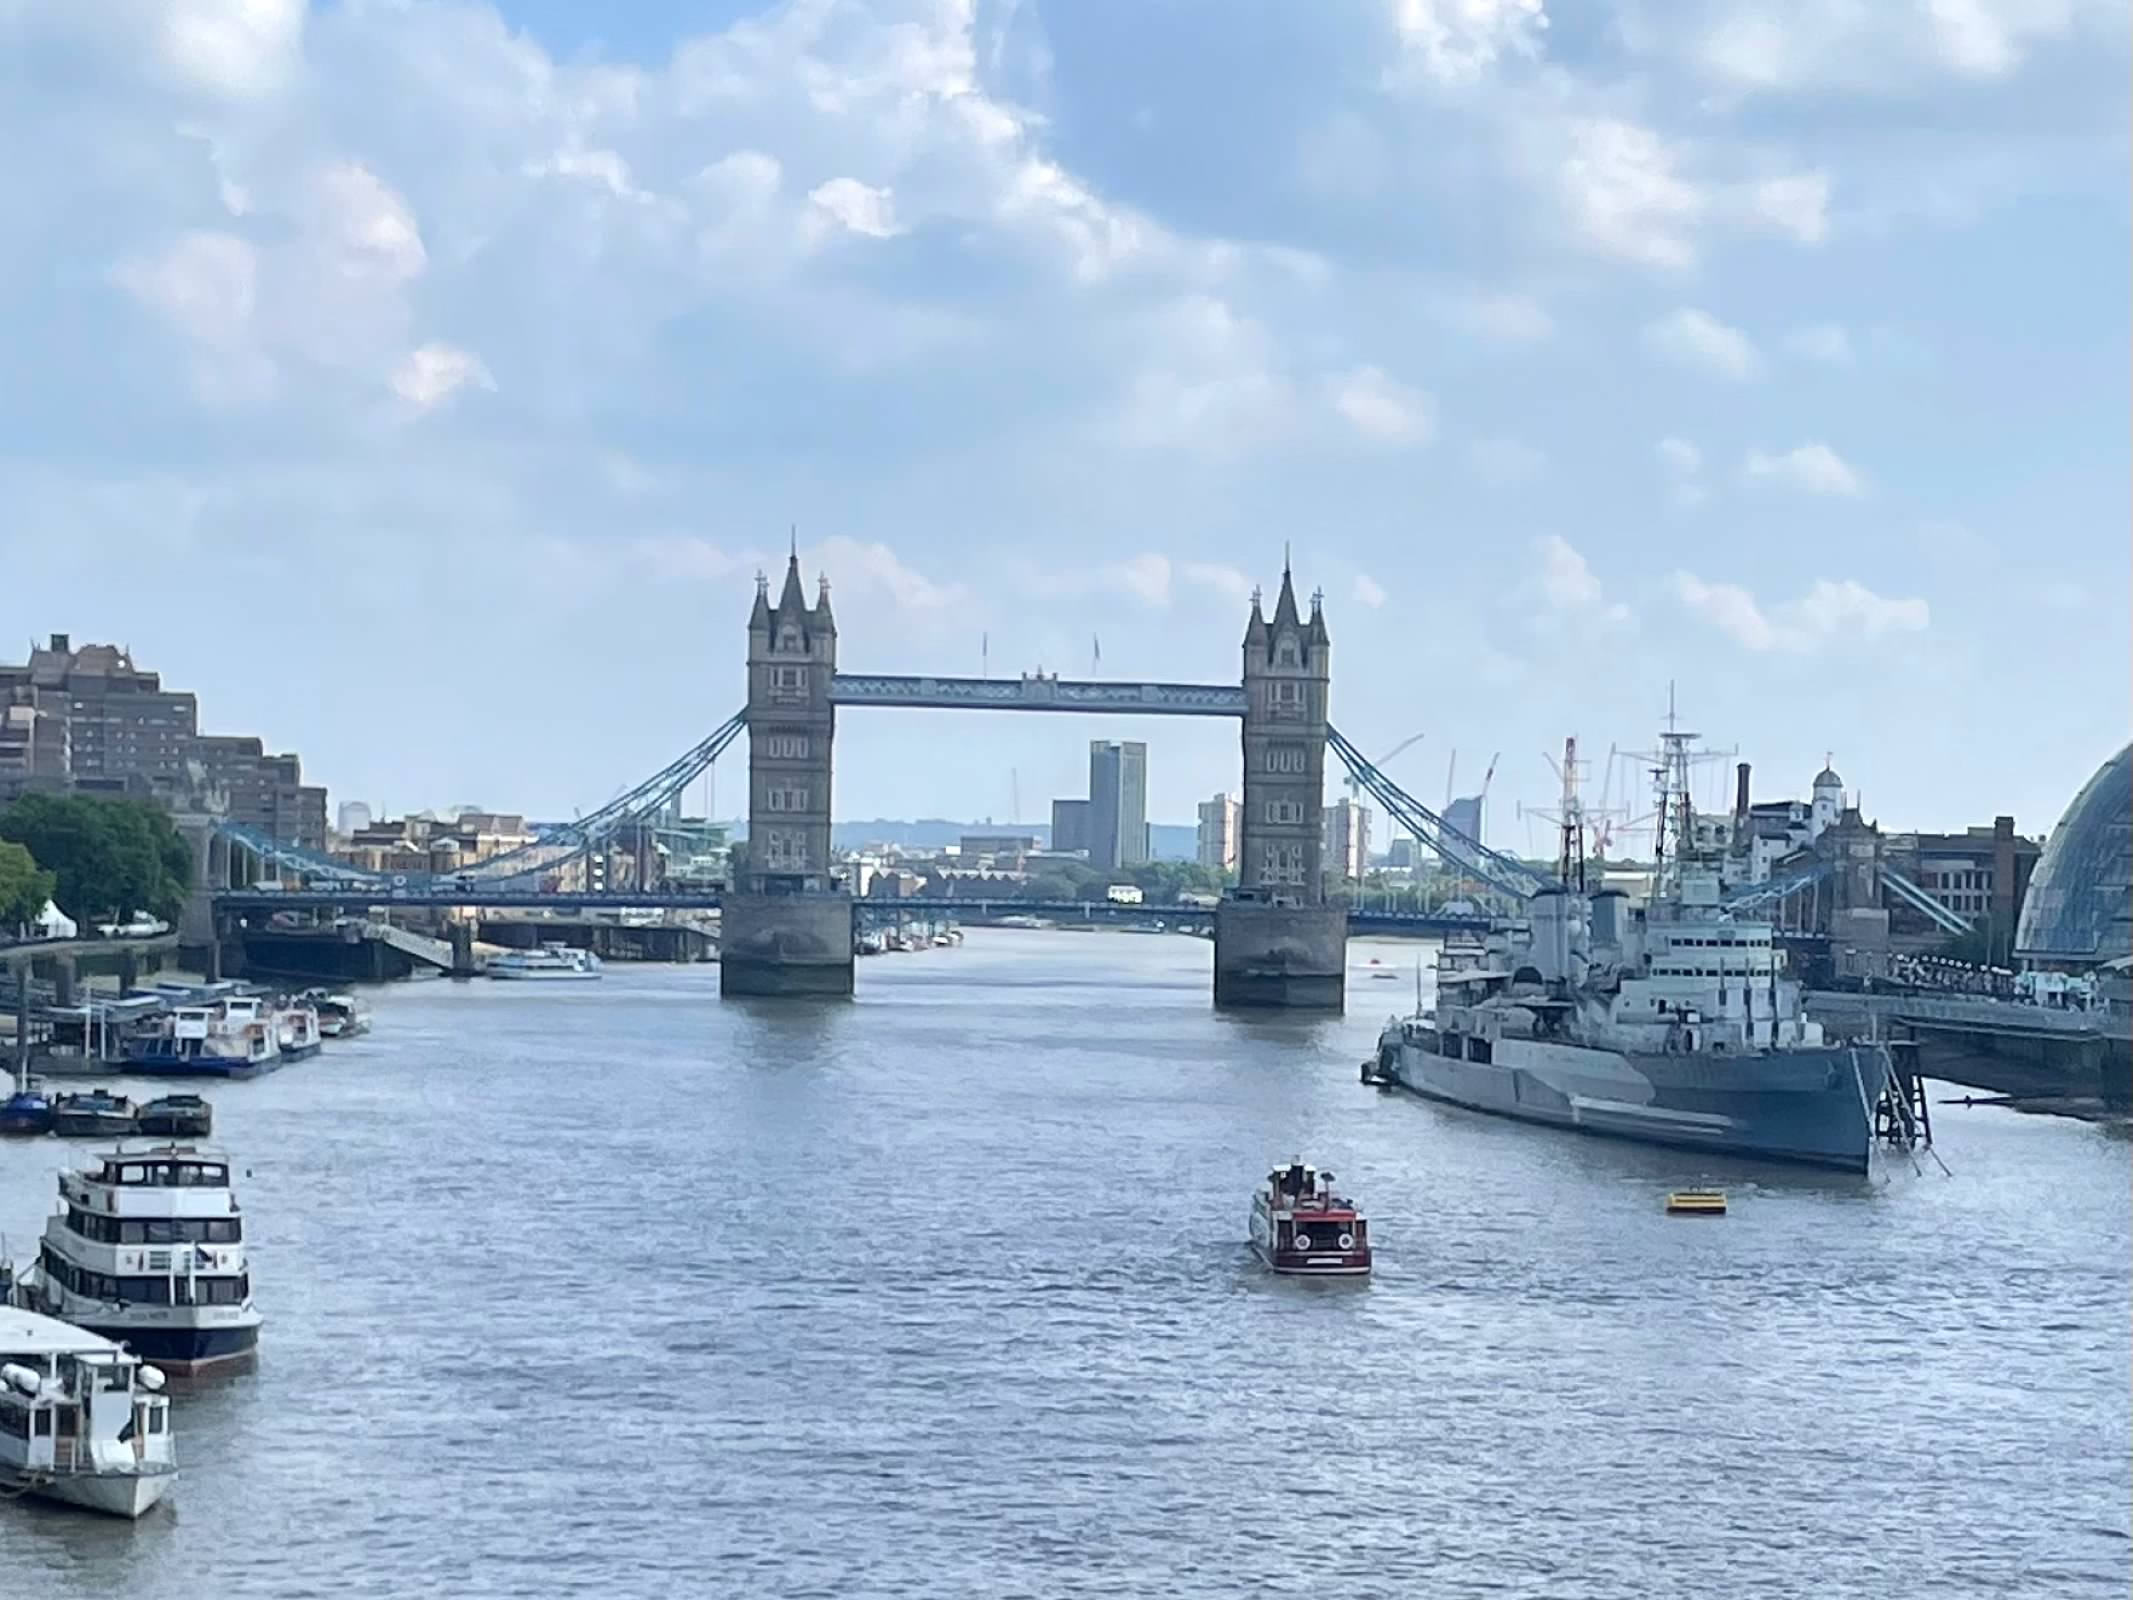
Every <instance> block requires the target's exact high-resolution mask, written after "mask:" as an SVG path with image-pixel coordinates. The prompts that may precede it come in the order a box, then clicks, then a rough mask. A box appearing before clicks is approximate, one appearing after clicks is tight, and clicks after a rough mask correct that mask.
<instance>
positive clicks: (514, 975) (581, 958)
mask: <svg viewBox="0 0 2133 1600" xmlns="http://www.w3.org/2000/svg"><path fill="white" fill-rule="evenodd" d="M486 970H487V972H488V974H489V976H490V977H492V978H511V979H522V980H541V981H547V982H555V981H558V980H563V981H568V980H571V979H585V978H597V977H599V976H600V958H599V957H598V956H596V955H594V954H593V953H592V952H591V951H590V950H578V949H574V948H572V947H571V946H570V945H567V944H544V945H542V946H541V947H540V949H538V950H509V951H506V952H504V953H503V954H502V955H496V956H491V957H490V958H489V964H488V967H487V969H486Z"/></svg>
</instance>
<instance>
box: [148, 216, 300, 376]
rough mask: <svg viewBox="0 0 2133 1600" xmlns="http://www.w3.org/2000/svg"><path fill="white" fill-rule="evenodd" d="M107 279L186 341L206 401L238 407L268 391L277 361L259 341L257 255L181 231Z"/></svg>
mask: <svg viewBox="0 0 2133 1600" xmlns="http://www.w3.org/2000/svg"><path fill="white" fill-rule="evenodd" d="M111 276H112V279H113V281H114V282H116V283H117V284H118V285H119V287H120V288H122V289H124V290H125V291H126V292H127V293H128V294H130V295H132V296H133V298H134V299H135V300H136V301H138V302H139V303H140V304H141V305H142V306H144V307H146V308H147V309H148V310H150V311H152V312H154V313H155V314H156V315H157V316H159V317H161V318H162V319H163V321H164V322H165V323H167V324H168V325H169V326H170V327H171V329H172V330H173V331H174V332H176V333H177V334H178V335H180V336H181V337H182V338H183V339H184V340H185V341H186V342H187V345H188V347H189V350H190V355H191V361H192V375H193V387H194V389H195V391H196V392H197V393H198V394H199V395H200V397H201V398H202V399H203V400H206V401H208V402H209V403H211V404H217V405H227V404H238V403H242V402H245V401H250V400H256V399H260V398H262V397H264V396H265V395H267V394H268V393H270V392H271V391H272V390H273V388H274V385H275V381H276V373H275V368H274V363H273V362H272V361H271V360H270V359H269V358H268V357H267V356H266V355H265V354H263V353H262V352H261V351H260V349H259V348H258V341H257V337H256V318H257V313H258V309H259V252H258V251H257V250H255V249H254V248H253V247H252V245H251V244H250V243H248V242H247V241H246V240H243V239H240V238H238V237H236V236H235V235H234V234H227V233H212V232H193V233H187V234H182V235H180V236H179V237H178V239H176V240H175V241H174V242H173V243H172V244H171V245H170V247H169V248H168V249H167V250H164V251H162V252H161V253H159V254H154V255H146V256H131V257H128V258H127V259H125V260H123V261H121V262H119V263H118V265H117V266H115V267H114V268H112V272H111Z"/></svg>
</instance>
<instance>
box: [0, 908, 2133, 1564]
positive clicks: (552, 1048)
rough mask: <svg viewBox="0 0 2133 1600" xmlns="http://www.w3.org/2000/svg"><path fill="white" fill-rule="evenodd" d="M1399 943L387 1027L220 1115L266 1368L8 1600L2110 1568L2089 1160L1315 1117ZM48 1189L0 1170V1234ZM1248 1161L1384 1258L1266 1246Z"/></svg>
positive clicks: (417, 990)
mask: <svg viewBox="0 0 2133 1600" xmlns="http://www.w3.org/2000/svg"><path fill="white" fill-rule="evenodd" d="M1415 955H1416V947H1414V946H1411V945H1408V946H1402V945H1396V944H1387V945H1365V944H1360V943H1359V944H1357V945H1355V946H1353V947H1352V949H1351V962H1352V963H1353V971H1352V973H1351V983H1350V1004H1349V1011H1348V1015H1347V1016H1346V1018H1345V1019H1340V1020H1330V1021H1323V1020H1322V1021H1307V1020H1300V1019H1294V1018H1280V1017H1269V1018H1249V1019H1245V1018H1233V1017H1228V1016H1217V1015H1215V1014H1214V1013H1213V1012H1212V1010H1211V1008H1210V1004H1209V998H1208V965H1209V958H1210V952H1209V947H1208V945H1207V944H1205V943H1203V942H1201V941H1197V940H1190V939H1183V938H1175V937H1152V936H1141V937H1136V936H1129V935H1125V934H1064V933H1006V932H997V933H992V932H978V933H974V934H972V935H971V937H970V941H969V943H968V944H966V945H964V946H963V947H961V948H958V949H949V950H937V951H928V952H925V953H922V954H915V955H904V956H885V957H882V958H880V959H878V960H872V961H868V962H865V963H863V964H862V965H861V968H860V972H859V996H858V998H857V1000H855V1001H854V1002H852V1003H850V1004H842V1003H838V1004H819V1003H804V1002H803V1003H798V1004H793V1003H786V1004H777V1003H770V1002H752V1003H747V1004H723V1005H722V1004H721V1003H720V1002H719V1000H718V997H717V984H718V976H717V969H716V968H715V967H710V966H704V967H693V968H658V967H626V966H617V965H610V966H609V967H608V968H607V971H606V976H605V978H604V979H603V980H602V981H600V982H598V983H594V984H562V985H525V984H501V983H480V982H477V983H472V984H452V983H449V982H446V981H442V980H439V981H432V982H427V983H421V984H413V985H404V986H401V987H399V988H396V989H392V990H388V991H384V992H380V993H378V994H376V995H375V996H374V997H373V1005H374V1011H375V1021H376V1027H375V1029H374V1031H373V1032H372V1034H371V1035H370V1036H369V1037H368V1038H366V1039H362V1040H359V1041H351V1042H348V1043H345V1044H341V1045H332V1044H329V1045H328V1047H327V1050H326V1053H325V1054H324V1055H323V1056H321V1057H320V1058H318V1059H317V1060H314V1061H310V1062H306V1063H303V1064H300V1065H298V1066H294V1067H292V1068H290V1069H288V1070H286V1071H283V1072H281V1073H278V1074H275V1075H273V1076H271V1077H267V1078H263V1079H260V1080H258V1081H256V1082H252V1083H236V1084H226V1085H220V1086H217V1087H214V1088H212V1089H211V1090H210V1091H209V1093H210V1096H211V1098H212V1099H213V1101H214V1104H215V1113H216V1121H217V1135H218V1137H217V1142H218V1143H219V1144H221V1145H222V1146H224V1147H225V1148H227V1149H228V1150H230V1151H231V1152H232V1153H233V1155H234V1156H235V1158H236V1161H237V1164H238V1167H239V1169H240V1170H241V1172H242V1173H243V1179H242V1187H241V1190H240V1197H241V1199H242V1202H243V1204H244V1208H245V1214H246V1217H247V1219H248V1231H249V1234H250V1237H251V1241H252V1250H253V1269H252V1270H253V1281H254V1283H255V1285H256V1287H257V1292H258V1295H259V1300H260V1304H261V1306H262V1307H263V1309H264V1310H265V1312H266V1315H267V1319H268V1320H267V1324H266V1327H265V1330H264V1332H263V1334H262V1344H261V1349H262V1354H261V1357H260V1361H259V1364H258V1367H257V1370H256V1371H254V1372H251V1373H249V1374H245V1375H241V1376H237V1377H233V1378H230V1379H227V1380H225V1381H222V1382H220V1383H216V1384H214V1385H211V1386H209V1387H207V1388H205V1389H203V1390H201V1391H199V1392H195V1393H190V1394H187V1395H185V1396H183V1397H181V1399H180V1400H179V1401H178V1404H177V1419H176V1424H175V1426H176V1429H177V1437H178V1446H179V1450H180V1452H181V1461H182V1474H181V1477H180V1479H179V1482H178V1486H177V1488H176V1490H175V1492H174V1495H173V1497H172V1503H171V1504H170V1505H168V1506H167V1507H164V1508H159V1509H158V1510H157V1511H156V1512H155V1513H153V1514H151V1515H150V1516H149V1517H147V1518H145V1519H144V1520H143V1521H142V1522H141V1523H139V1524H138V1525H123V1524H118V1523H113V1522H108V1521H103V1520H99V1519H96V1518H93V1517H90V1516H88V1515H86V1514H83V1513H79V1512H72V1511H67V1510H61V1509H47V1508H43V1507H40V1506H37V1505H34V1504H30V1503H25V1502H13V1503H0V1596H6V1597H8V1600H17V1597H20V1600H45V1597H55V1600H57V1597H75V1596H79V1597H83V1600H92V1597H93V1600H112V1597H120V1596H133V1595H142V1596H157V1597H164V1600H176V1597H189V1596H195V1595H199V1596H210V1595H212V1596H250V1595H273V1596H297V1595H319V1596H328V1595H331V1596H342V1595H350V1594H362V1595H424V1596H449V1597H461V1596H514V1597H517V1596H547V1595H600V1596H633V1595H648V1596H652V1595H661V1596H663V1595H677V1596H678V1595H699V1594H702V1595H726V1594H733V1595H749V1596H780V1597H783V1596H801V1595H814V1596H838V1597H845V1596H875V1595H884V1596H886V1595H925V1596H929V1597H940V1596H965V1595H968V1596H986V1597H1005V1596H1024V1595H1026V1596H1043V1597H1050V1596H1069V1595H1104V1596H1126V1597H1141V1596H1208V1597H1214V1596H1225V1597H1228V1596H1236V1597H1247V1596H1248V1597H1252V1600H1261V1597H1265V1596H1272V1595H1296V1594H1312V1595H1315V1596H1324V1597H1328V1600H1339V1597H1344V1596H1362V1595H1402V1596H1405V1595H1421V1594H1444V1595H1492V1596H1534V1597H1543V1596H1545V1597H1548V1600H1563V1597H1576V1596H1607V1597H1618V1596H1619V1597H1639V1596H1647V1595H1649V1596H1676V1595H1680V1596H1697V1597H1707V1596H1730V1595H1744V1596H1748V1595H1752V1596H1756V1597H1758V1600H1767V1597H1771V1596H1789V1595H1811V1596H1815V1597H1817V1600H1835V1597H1839V1596H1862V1597H1872V1600H1898V1597H1906V1596H1913V1595H1918V1596H1932V1597H1935V1600H1954V1597H1958V1596H1971V1595H1976V1596H1985V1595H1991V1596H1996V1597H2004V1596H2022V1597H2025V1600H2029V1597H2041V1596H2089V1595H2094V1596H2098V1597H2103V1596H2111V1597H2114V1600H2117V1597H2123V1596H2124V1595H2125V1594H2126V1592H2127V1589H2128V1585H2129V1583H2133V1544H2129V1527H2128V1520H2129V1510H2128V1508H2129V1504H2133V1481H2129V1466H2128V1463H2129V1459H2133V1439H2129V1432H2128V1368H2127V1359H2128V1349H2129V1340H2133V1326H2129V1303H2133V1280H2129V1261H2133V1250H2129V1243H2133V1241H2129V1219H2128V1211H2129V1196H2133V1160H2129V1156H2133V1146H2129V1142H2128V1140H2127V1139H2126V1138H2125V1137H2124V1136H2123V1134H2122V1132H2120V1131H2118V1130H2112V1129H2105V1128H2098V1127H2094V1126H2088V1125H2084V1124H2080V1123H2073V1122H2064V1121H2056V1120H2051V1119H2046V1118H2037V1117H2025V1116H2022V1115H2019V1114H2016V1113H2012V1112H2007V1111H2002V1110H1997V1109H1983V1108H1970V1109H1965V1108H1962V1107H1956V1106H1941V1105H1936V1106H1935V1107H1934V1112H1935V1121H1936V1125H1937V1130H1938V1132H1939V1135H1940V1142H1939V1146H1938V1153H1939V1156H1940V1158H1941V1159H1942V1160H1943V1161H1945V1162H1946V1164H1947V1168H1948V1171H1947V1172H1945V1173H1944V1172H1943V1171H1942V1170H1941V1167H1940V1166H1939V1165H1938V1164H1937V1163H1936V1162H1935V1161H1933V1160H1932V1159H1931V1158H1930V1157H1929V1158H1926V1159H1924V1160H1922V1162H1921V1163H1920V1164H1919V1165H1918V1166H1917V1167H1916V1168H1915V1169H1914V1167H1913V1165H1912V1163H1911V1162H1910V1161H1908V1160H1907V1159H1902V1158H1898V1159H1896V1160H1892V1161H1887V1162H1884V1163H1882V1165H1881V1167H1880V1170H1879V1171H1877V1172H1876V1174H1875V1175H1874V1176H1872V1177H1871V1178H1868V1179H1864V1180H1860V1179H1849V1178H1843V1177H1835V1176H1822V1175H1796V1174H1790V1173H1787V1172H1785V1171H1783V1170H1780V1169H1770V1168H1761V1167H1755V1166H1749V1165H1745V1164H1738V1163H1713V1162H1707V1161H1704V1160H1703V1159H1701V1158H1698V1157H1695V1156H1684V1155H1681V1154H1676V1153H1667V1152H1660V1151H1651V1150H1644V1149H1640V1148H1637V1147H1634V1146H1626V1145H1619V1144H1612V1143H1608V1142H1604V1141H1599V1140H1588V1139H1581V1138H1579V1137H1577V1136H1575V1135H1569V1134H1561V1133H1556V1132H1552V1131H1546V1130H1539V1129H1534V1128H1528V1127H1522V1126H1517V1125H1513V1124H1508V1123H1503V1122H1498V1121H1493V1120H1490V1119H1487V1118H1483V1117H1478V1116H1475V1115H1471V1114H1468V1113H1464V1112H1458V1111H1453V1110H1447V1109H1443V1108H1439V1107H1435V1106H1432V1105H1429V1104H1425V1103H1423V1102H1420V1101H1417V1100H1413V1099H1410V1098H1407V1097H1405V1096H1398V1095H1392V1094H1386V1093H1380V1092H1378V1091H1376V1090H1372V1089H1367V1088H1364V1087H1363V1086H1361V1085H1360V1084H1359V1083H1358V1081H1357V1063H1358V1062H1359V1061H1360V1059H1361V1058H1362V1057H1363V1056H1364V1055H1366V1054H1368V1053H1369V1052H1370V1051H1371V1048H1372V1046H1373V1044H1374V1041H1375V1036H1376V1032H1377V1029H1378V1027H1379V1026H1380V1024H1381V1023H1382V1021H1383V1020H1384V1018H1385V1016H1386V1015H1387V1013H1389V1012H1390V1011H1392V1010H1393V1009H1395V1008H1401V1009H1405V1008H1407V1007H1411V1006H1412V1004H1413V996H1414V977H1413V964H1414V960H1415ZM1373 956H1376V957H1378V958H1379V959H1380V960H1381V961H1382V962H1384V963H1385V964H1386V965H1385V966H1384V967H1380V968H1378V969H1376V970H1377V971H1379V972H1383V971H1387V970H1390V971H1391V972H1393V973H1394V974H1395V975H1394V976H1391V977H1389V978H1380V977H1378V976H1376V975H1375V974H1374V972H1373V969H1371V968H1370V967H1369V965H1368V962H1369V960H1370V958H1371V957H1373ZM127 1087H128V1089H129V1092H134V1093H136V1094H137V1095H145V1094H152V1093H154V1092H155V1086H153V1085H150V1084H145V1083H137V1084H130V1085H128V1086H127ZM1936 1098H1938V1094H1937V1095H1936ZM86 1153H87V1152H86V1150H84V1149H81V1148H80V1147H70V1146H68V1145H64V1144H61V1143H59V1142H57V1141H51V1140H44V1141H37V1142H33V1143H28V1144H11V1145H4V1146H0V1230H5V1232H6V1234H7V1235H8V1242H9V1244H10V1246H11V1247H12V1249H13V1252H14V1254H15V1255H16V1256H17V1257H18V1258H20V1257H23V1256H26V1255H27V1254H28V1253H29V1252H30V1251H31V1249H32V1248H33V1239H34V1235H35V1233H36V1231H37V1229H38V1228H39V1227H40V1226H41V1225H42V1218H43V1216H44V1215H45V1213H46V1212H47V1211H48V1210H49V1209H50V1205H51V1200H52V1197H53V1175H54V1172H55V1170H56V1169H57V1167H58V1166H59V1165H60V1164H61V1163H62V1162H63V1161H69V1160H72V1159H75V1158H77V1157H78V1156H82V1155H86ZM1295 1153H1301V1154H1303V1155H1304V1156H1305V1157H1306V1158H1308V1159H1312V1160H1316V1161H1319V1162H1321V1163H1323V1164H1325V1165H1327V1166H1330V1167H1332V1168H1333V1169H1334V1170H1335V1171H1336V1172H1337V1173H1338V1174H1339V1177H1340V1180H1341V1187H1342V1188H1344V1189H1347V1190H1350V1191H1352V1192H1353V1193H1354V1194H1355V1195H1356V1197H1357V1198H1358V1199H1359V1200H1360V1201H1361V1202H1362V1203H1363V1205H1364V1206H1365V1208H1366V1209H1367V1211H1368V1212H1369V1214H1370V1216H1371V1218H1372V1231H1373V1237H1374V1239H1375V1241H1376V1243H1377V1247H1378V1272H1377V1276H1376V1279H1375V1281H1373V1282H1371V1283H1368V1284H1313V1283H1292V1282H1286V1281H1275V1280H1273V1279H1271V1278H1269V1277H1268V1276H1266V1275H1265V1274H1263V1273H1262V1272H1260V1271H1259V1270H1257V1269H1256V1268H1255V1267H1254V1265H1253V1263H1252V1261H1251V1259H1250V1258H1249V1256H1248V1254H1247V1251H1246V1248H1245V1243H1244V1237H1245V1217H1246V1208H1247V1205H1248V1202H1249V1198H1250V1195H1251V1192H1252V1189H1253V1187H1254V1185H1255V1184H1256V1183H1257V1182H1258V1180H1259V1179H1260V1178H1261V1177H1262V1176H1263V1175H1264V1173H1265V1171H1266V1169H1267V1167H1268V1166H1269V1165H1271V1164H1272V1163H1273V1162H1274V1161H1275V1160H1276V1159H1278V1158H1281V1157H1285V1156H1289V1155H1291V1154H1295ZM1707 1184H1708V1185H1716V1186H1720V1187H1723V1188H1725V1189H1727V1190H1728V1191H1729V1192H1730V1193H1731V1196H1732V1200H1733V1206H1732V1212H1731V1214H1730V1215H1729V1216H1727V1217H1725V1218H1723V1219H1716V1220H1714V1219H1682V1218H1668V1217H1666V1216H1664V1215H1663V1214H1662V1209H1661V1206H1662V1201H1663V1198H1664V1195H1665V1193H1666V1191H1667V1190H1669V1189H1672V1188H1680V1187H1687V1186H1697V1185H1707Z"/></svg>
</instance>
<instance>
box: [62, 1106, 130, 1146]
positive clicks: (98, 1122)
mask: <svg viewBox="0 0 2133 1600" xmlns="http://www.w3.org/2000/svg"><path fill="white" fill-rule="evenodd" d="M139 1129H140V1125H139V1124H138V1123H137V1122H136V1121H135V1120H134V1119H133V1118H132V1117H120V1116H111V1115H107V1114H106V1113H103V1112H86V1113H84V1112H69V1111H58V1112H54V1113H53V1115H52V1131H53V1132H54V1133H56V1134H58V1135H59V1137H60V1138H62V1139H130V1138H132V1137H133V1136H134V1134H136V1133H137V1132H139Z"/></svg>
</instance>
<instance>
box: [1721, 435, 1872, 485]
mask: <svg viewBox="0 0 2133 1600" xmlns="http://www.w3.org/2000/svg"><path fill="white" fill-rule="evenodd" d="M1742 471H1743V472H1744V473H1745V474H1746V476H1747V477H1748V478H1749V479H1751V480H1753V481H1758V482H1765V483H1776V484H1782V485H1784V486H1785V487H1787V488H1791V489H1798V490H1800V491H1802V492H1803V493H1806V494H1825V495H1859V494H1864V493H1865V492H1866V482H1865V480H1864V479H1862V478H1861V477H1860V476H1859V474H1858V472H1856V471H1855V470H1854V469H1853V468H1852V466H1851V465H1850V463H1848V462H1847V461H1845V459H1844V458H1843V457H1842V456H1840V455H1838V454H1837V452H1836V451H1834V450H1832V449H1830V447H1829V446H1828V445H1826V444H1822V443H1820V442H1819V441H1811V442H1809V443H1807V444H1803V445H1796V446H1794V447H1793V448H1792V449H1790V450H1787V451H1784V452H1783V453H1782V454H1778V455H1772V454H1770V453H1769V452H1768V451H1763V450H1750V451H1749V452H1748V459H1747V462H1746V463H1745V465H1744V466H1743V467H1742Z"/></svg>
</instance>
